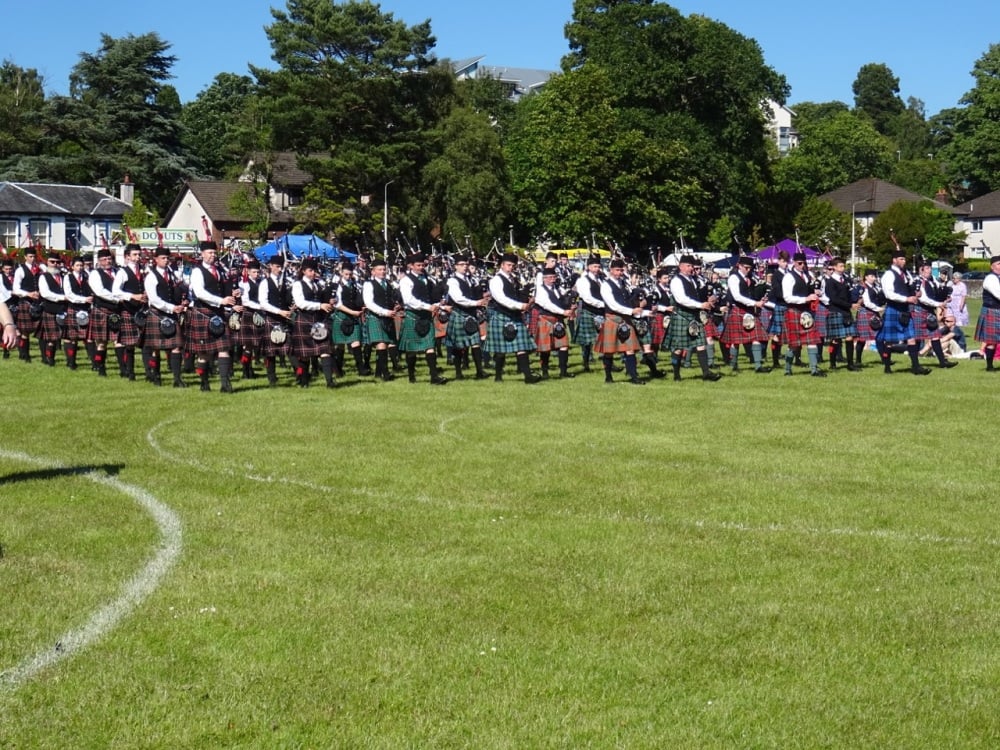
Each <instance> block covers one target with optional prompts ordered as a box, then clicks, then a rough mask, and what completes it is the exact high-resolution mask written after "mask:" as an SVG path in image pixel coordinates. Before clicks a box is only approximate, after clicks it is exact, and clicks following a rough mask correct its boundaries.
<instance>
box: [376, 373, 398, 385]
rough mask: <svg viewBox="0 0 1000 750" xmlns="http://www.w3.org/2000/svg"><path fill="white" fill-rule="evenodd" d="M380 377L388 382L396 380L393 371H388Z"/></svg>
mask: <svg viewBox="0 0 1000 750" xmlns="http://www.w3.org/2000/svg"><path fill="white" fill-rule="evenodd" d="M379 379H380V380H382V381H384V382H386V383H388V382H389V381H390V380H395V379H396V376H395V375H393V374H392V373H391V372H387V373H385V374H384V375H379Z"/></svg>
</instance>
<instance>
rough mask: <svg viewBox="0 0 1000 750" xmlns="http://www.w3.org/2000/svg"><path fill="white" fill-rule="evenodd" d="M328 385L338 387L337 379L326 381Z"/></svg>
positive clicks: (328, 386)
mask: <svg viewBox="0 0 1000 750" xmlns="http://www.w3.org/2000/svg"><path fill="white" fill-rule="evenodd" d="M326 387H327V388H336V387H337V381H336V380H327V381H326Z"/></svg>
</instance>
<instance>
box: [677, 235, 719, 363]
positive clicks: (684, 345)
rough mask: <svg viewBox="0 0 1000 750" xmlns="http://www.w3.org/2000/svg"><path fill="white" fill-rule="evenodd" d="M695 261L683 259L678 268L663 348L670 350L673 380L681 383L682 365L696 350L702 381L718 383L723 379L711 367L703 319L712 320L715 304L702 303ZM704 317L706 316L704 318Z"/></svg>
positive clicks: (688, 256) (691, 258)
mask: <svg viewBox="0 0 1000 750" xmlns="http://www.w3.org/2000/svg"><path fill="white" fill-rule="evenodd" d="M694 264H695V259H694V256H692V255H682V256H681V257H680V260H679V261H678V264H677V274H676V275H675V276H674V278H673V279H671V280H670V297H671V299H672V300H673V303H674V304H673V314H672V315H671V316H670V324H669V327H668V328H667V334H666V338H665V339H664V341H663V345H664V348H666V349H669V350H670V352H671V354H670V365H671V367H673V370H674V380H680V379H681V361H682V360H683V358H684V356H685V353H686V352H688V351H691V350H692V349H694V352H695V356H696V357H697V358H698V365H699V366H700V367H701V379H702V380H709V381H715V380H719V379H720V378H721V377H722V375H720V374H719V373H717V372H713V371H712V370H711V369H710V367H709V362H708V352H707V351H706V348H707V346H708V340H707V339H706V337H705V325H704V323H703V322H702V321H703V318H704V319H707V318H708V317H710V315H711V312H712V307H713V302H711V301H708V300H704V301H703V300H702V299H701V295H700V294H699V293H698V284H697V282H696V281H695V280H694V277H693V274H694ZM703 313H704V315H703Z"/></svg>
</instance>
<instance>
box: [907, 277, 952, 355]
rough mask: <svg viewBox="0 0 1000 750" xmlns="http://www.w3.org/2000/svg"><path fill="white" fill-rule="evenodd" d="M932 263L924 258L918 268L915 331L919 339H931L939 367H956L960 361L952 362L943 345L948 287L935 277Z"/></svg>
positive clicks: (914, 309)
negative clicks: (918, 286)
mask: <svg viewBox="0 0 1000 750" xmlns="http://www.w3.org/2000/svg"><path fill="white" fill-rule="evenodd" d="M931 270H932V269H931V264H930V262H929V261H927V260H923V261H921V263H920V266H919V267H918V269H917V274H918V276H919V278H920V282H919V283H920V294H919V295H917V304H916V305H915V306H914V308H913V311H914V313H915V314H914V316H913V331H914V335H915V336H916V337H917V339H918V340H922V339H929V340H930V347H931V350H933V352H934V356H935V357H937V361H938V367H941V368H948V367H955V366H956V365H957V364H958V362H951V361H949V360H948V359H947V358H946V357H945V356H944V349H943V348H942V347H941V326H942V325H943V324H942V322H941V315H942V313H944V312H945V311H947V309H948V300H949V296H948V289H947V287H945V285H944V284H941V283H940V282H939V281H938V280H937V279H935V278H934V276H933V274H932V273H931Z"/></svg>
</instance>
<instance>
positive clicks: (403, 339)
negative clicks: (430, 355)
mask: <svg viewBox="0 0 1000 750" xmlns="http://www.w3.org/2000/svg"><path fill="white" fill-rule="evenodd" d="M418 320H426V321H427V324H428V325H429V326H430V330H429V331H428V332H427V334H426V335H424V336H420V335H418V334H417V331H416V325H417V321H418ZM433 348H434V319H433V316H432V315H431V313H430V311H429V310H407V311H406V315H404V316H403V327H402V328H401V329H400V331H399V351H401V352H426V351H429V350H430V349H433Z"/></svg>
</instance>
